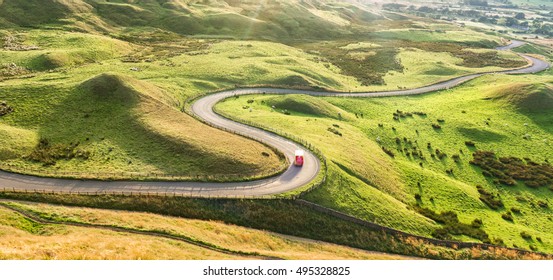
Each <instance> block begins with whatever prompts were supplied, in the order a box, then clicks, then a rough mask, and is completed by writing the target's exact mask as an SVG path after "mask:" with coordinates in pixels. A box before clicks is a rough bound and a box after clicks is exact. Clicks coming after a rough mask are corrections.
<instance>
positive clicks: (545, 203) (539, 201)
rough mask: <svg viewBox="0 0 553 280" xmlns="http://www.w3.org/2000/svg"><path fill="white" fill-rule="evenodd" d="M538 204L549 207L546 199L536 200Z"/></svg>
mask: <svg viewBox="0 0 553 280" xmlns="http://www.w3.org/2000/svg"><path fill="white" fill-rule="evenodd" d="M538 206H539V207H541V208H549V204H548V203H547V201H543V200H538Z"/></svg>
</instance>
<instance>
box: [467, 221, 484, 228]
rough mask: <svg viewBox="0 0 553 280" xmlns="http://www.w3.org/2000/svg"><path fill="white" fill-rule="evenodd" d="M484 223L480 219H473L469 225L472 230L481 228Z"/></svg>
mask: <svg viewBox="0 0 553 280" xmlns="http://www.w3.org/2000/svg"><path fill="white" fill-rule="evenodd" d="M483 224H484V223H483V222H482V220H480V219H474V220H473V221H472V223H470V226H472V227H473V228H481V227H482V225H483Z"/></svg>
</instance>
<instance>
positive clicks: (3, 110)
mask: <svg viewBox="0 0 553 280" xmlns="http://www.w3.org/2000/svg"><path fill="white" fill-rule="evenodd" d="M11 112H13V108H12V107H11V106H9V105H8V103H6V101H1V102H0V117H1V116H4V115H7V114H9V113H11Z"/></svg>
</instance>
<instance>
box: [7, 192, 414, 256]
mask: <svg viewBox="0 0 553 280" xmlns="http://www.w3.org/2000/svg"><path fill="white" fill-rule="evenodd" d="M14 205H16V206H17V207H20V208H23V209H25V210H28V211H33V212H35V213H37V214H39V215H41V216H42V217H44V218H46V217H49V218H51V219H57V220H71V221H79V222H83V223H92V224H100V225H115V226H120V227H127V228H133V229H139V230H156V231H164V232H167V233H171V234H176V235H183V236H188V237H190V238H193V239H197V240H201V241H203V242H207V243H211V244H214V245H217V246H220V247H223V248H227V249H231V250H236V251H246V252H255V253H259V254H262V255H268V256H273V257H279V258H284V259H304V260H305V259H403V258H405V257H402V256H398V255H388V254H383V253H376V252H368V251H363V250H358V249H353V248H349V247H345V246H338V245H334V244H330V243H325V242H319V241H312V240H307V239H301V238H296V237H290V236H283V235H276V234H274V233H271V232H266V231H260V230H254V229H249V228H244V227H239V226H233V225H227V224H224V223H222V222H216V221H200V220H192V219H182V218H173V217H165V216H160V215H154V214H148V213H134V212H126V211H113V210H98V209H89V208H74V207H62V206H52V205H47V204H33V203H20V202H18V203H17V204H14ZM100 238H102V237H100ZM102 239H105V238H102ZM31 243H32V242H31ZM52 244H55V242H52ZM129 253H132V252H129ZM216 257H217V256H213V257H212V256H209V255H206V256H205V258H206V259H212V258H216ZM107 258H110V257H109V256H108V257H107ZM150 258H165V256H161V257H157V256H156V255H155V254H153V255H150ZM185 258H186V257H185Z"/></svg>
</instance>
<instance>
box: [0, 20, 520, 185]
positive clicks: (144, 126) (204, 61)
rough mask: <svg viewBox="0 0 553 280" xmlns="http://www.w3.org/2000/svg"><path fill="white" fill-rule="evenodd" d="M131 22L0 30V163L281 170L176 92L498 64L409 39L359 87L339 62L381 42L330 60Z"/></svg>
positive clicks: (188, 174) (400, 77) (411, 75)
mask: <svg viewBox="0 0 553 280" xmlns="http://www.w3.org/2000/svg"><path fill="white" fill-rule="evenodd" d="M141 30H142V29H141ZM143 31H144V30H142V31H137V32H138V33H137V36H135V37H133V38H134V40H133V41H134V43H128V42H124V41H120V40H116V39H111V38H108V37H104V36H100V35H89V34H83V33H72V32H63V31H43V30H41V31H38V30H29V31H21V30H20V31H15V30H5V31H3V36H4V37H5V38H8V37H9V38H10V39H9V41H5V42H4V44H5V46H4V47H5V49H4V50H0V57H1V58H2V59H3V60H4V61H6V62H7V64H4V65H3V66H2V67H4V68H3V70H2V69H0V75H2V77H0V78H2V79H4V82H3V85H2V86H1V88H2V91H1V92H0V100H5V101H7V102H8V103H9V106H11V107H13V108H14V109H15V110H14V112H12V113H11V114H8V115H6V116H3V117H1V119H0V133H1V134H2V136H3V137H2V138H1V139H2V140H0V141H1V142H2V144H3V145H2V148H1V149H0V158H1V159H2V160H3V164H4V166H9V169H11V170H15V171H23V170H25V169H27V170H33V173H35V174H36V173H42V174H46V175H53V174H55V173H56V172H77V173H79V172H81V173H83V172H91V171H94V172H100V173H105V174H104V175H101V176H100V175H98V176H99V177H102V178H125V177H128V176H129V175H128V172H135V173H136V172H139V173H141V174H142V175H141V177H151V176H152V175H148V174H158V175H175V176H178V177H179V178H184V179H196V180H197V179H201V180H221V179H222V180H230V179H232V180H240V179H244V178H254V177H260V176H266V175H269V174H274V173H276V172H278V171H279V170H281V169H282V168H283V161H282V160H281V159H280V158H279V156H278V155H276V154H275V153H274V152H273V151H271V150H269V149H268V148H267V147H264V146H262V145H260V144H257V143H254V142H252V141H249V140H245V139H243V138H241V137H237V136H234V135H229V134H228V133H223V132H220V131H217V130H214V129H211V128H208V127H207V126H205V125H201V124H199V123H198V122H197V121H195V120H193V119H192V118H190V117H188V116H186V115H185V114H182V113H179V112H178V110H180V109H181V108H182V107H183V106H184V102H185V100H186V99H187V98H189V97H191V96H196V95H200V94H205V93H206V92H209V91H215V90H218V89H222V88H232V87H235V86H253V85H271V86H279V87H299V88H310V87H319V88H327V89H335V90H343V91H349V90H384V89H396V88H398V87H402V88H405V87H416V86H421V85H423V84H427V83H432V82H437V81H440V80H444V79H449V78H451V77H453V76H456V75H459V74H464V73H473V72H479V71H489V70H494V69H499V68H497V67H488V66H486V67H479V66H478V65H473V66H472V67H470V68H469V67H466V66H462V63H463V59H462V58H459V57H455V56H453V55H454V54H453V53H447V52H440V53H435V52H432V51H429V50H428V49H429V47H428V46H426V45H421V49H416V48H401V49H398V52H397V56H395V54H394V53H383V54H377V56H378V57H379V59H384V60H383V61H388V60H398V61H401V64H400V66H401V72H399V68H398V69H396V70H393V69H388V70H385V71H382V70H378V71H380V72H378V71H377V69H376V68H377V67H375V65H378V64H375V65H373V64H372V63H365V65H367V66H368V67H369V68H367V69H364V68H363V69H361V70H363V71H364V70H367V71H369V72H371V71H377V72H378V73H380V74H378V75H381V76H382V77H383V79H384V81H385V84H384V85H374V84H368V85H362V82H361V81H362V80H359V78H357V76H359V75H363V74H360V73H365V72H361V70H359V69H357V70H355V69H354V68H352V69H353V70H352V69H350V68H347V67H350V66H351V65H354V64H351V62H352V61H353V62H355V63H357V64H359V63H360V62H359V61H356V59H359V57H361V59H370V57H371V53H370V49H371V48H375V47H376V48H380V49H379V51H378V52H380V50H381V49H382V45H384V44H385V43H386V42H382V41H381V42H379V44H380V45H379V44H373V43H367V42H357V43H356V42H351V41H348V42H343V43H340V42H335V43H332V44H330V45H328V46H327V47H326V48H327V49H328V48H329V46H334V45H337V46H342V47H343V50H344V53H341V54H340V55H345V56H347V57H348V59H349V60H348V61H350V62H348V63H350V64H343V65H342V64H340V63H339V62H337V63H338V64H337V65H335V64H333V63H332V62H331V61H328V58H327V57H326V55H329V54H326V53H320V54H317V53H311V52H310V53H306V52H305V51H303V50H302V49H298V48H295V47H291V46H286V45H283V44H278V43H271V42H259V41H224V40H216V39H209V40H208V39H192V38H183V37H179V36H177V35H174V34H173V35H171V34H169V33H167V34H165V35H164V33H158V34H157V35H156V36H154V37H153V38H154V40H155V41H154V42H148V41H145V40H146V39H145V37H144V38H142V37H140V36H139V35H138V34H141V33H140V32H143ZM148 34H150V33H148ZM483 38H484V37H483ZM481 39H482V38H481ZM166 40H171V41H169V42H167V41H166ZM387 43H388V44H391V43H390V42H387ZM89 46H93V47H89ZM379 46H380V47H379ZM312 47H313V46H311V48H312ZM21 48H23V49H25V48H30V50H27V51H21V50H20V49H21ZM448 48H449V49H452V48H451V47H448ZM456 50H457V49H456ZM457 51H458V50H457ZM479 51H480V52H481V51H482V49H479ZM500 56H501V57H502V59H506V60H505V61H515V60H513V59H516V57H515V56H514V55H512V54H509V53H504V54H501V55H500ZM375 61H379V60H378V59H377V60H375ZM438 61H439V62H438ZM361 62H362V61H361ZM344 67H346V68H344ZM344 69H350V70H347V71H346V70H344ZM389 70H390V71H389ZM348 71H349V72H348ZM388 71H389V72H388ZM350 72H351V73H350ZM348 74H350V75H351V76H348ZM115 88H117V90H115V91H113V92H112V93H109V94H108V93H107V91H111V90H112V89H115ZM113 116H117V118H115V119H114V118H113ZM69 121H70V122H69ZM108 123H109V125H106V124H108ZM222 139H225V140H224V141H221V140H222ZM229 147H235V148H233V149H229ZM262 154H263V155H265V154H269V156H268V157H266V156H261V155H262ZM28 172H29V171H28ZM72 176H77V177H79V175H72ZM95 176H96V175H95Z"/></svg>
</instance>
